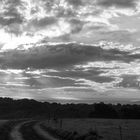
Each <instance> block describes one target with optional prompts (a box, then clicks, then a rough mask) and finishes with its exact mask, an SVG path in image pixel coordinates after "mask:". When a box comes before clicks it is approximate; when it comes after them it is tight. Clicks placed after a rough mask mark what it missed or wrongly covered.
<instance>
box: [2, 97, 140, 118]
mask: <svg viewBox="0 0 140 140" xmlns="http://www.w3.org/2000/svg"><path fill="white" fill-rule="evenodd" d="M17 118H21V119H22V118H111V119H140V105H137V104H133V105H130V104H125V105H122V104H105V103H103V102H100V103H94V104H73V103H71V104H60V103H49V102H39V101H36V100H33V99H31V100H30V99H18V100H15V99H12V98H0V119H17Z"/></svg>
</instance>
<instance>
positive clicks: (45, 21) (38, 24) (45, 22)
mask: <svg viewBox="0 0 140 140" xmlns="http://www.w3.org/2000/svg"><path fill="white" fill-rule="evenodd" d="M56 23H57V19H56V18H55V17H44V18H41V19H37V18H36V19H32V20H31V21H29V24H28V25H27V31H30V30H33V31H35V32H36V31H38V30H41V29H44V28H46V27H47V26H51V25H54V24H56Z"/></svg>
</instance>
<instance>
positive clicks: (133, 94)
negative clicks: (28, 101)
mask: <svg viewBox="0 0 140 140" xmlns="http://www.w3.org/2000/svg"><path fill="white" fill-rule="evenodd" d="M139 36H140V0H0V96H2V97H13V98H33V99H37V100H49V101H58V102H59V101H60V102H86V103H91V102H93V101H94V102H95V101H106V102H125V103H126V102H127V103H130V102H131V103H134V102H139V101H140V38H139Z"/></svg>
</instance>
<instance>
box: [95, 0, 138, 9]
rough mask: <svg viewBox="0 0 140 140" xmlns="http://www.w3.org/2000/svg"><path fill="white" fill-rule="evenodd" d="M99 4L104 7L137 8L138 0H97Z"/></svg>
mask: <svg viewBox="0 0 140 140" xmlns="http://www.w3.org/2000/svg"><path fill="white" fill-rule="evenodd" d="M97 4H98V5H100V6H104V7H112V6H114V7H119V8H135V7H136V5H137V0H97Z"/></svg>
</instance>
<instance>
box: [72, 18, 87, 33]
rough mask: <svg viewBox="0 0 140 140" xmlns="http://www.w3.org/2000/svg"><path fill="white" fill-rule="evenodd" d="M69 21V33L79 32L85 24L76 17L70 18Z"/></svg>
mask: <svg viewBox="0 0 140 140" xmlns="http://www.w3.org/2000/svg"><path fill="white" fill-rule="evenodd" d="M69 23H70V25H71V33H72V34H75V33H79V32H80V31H81V30H82V28H83V26H84V24H85V22H83V21H81V20H78V19H71V20H70V21H69Z"/></svg>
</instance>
